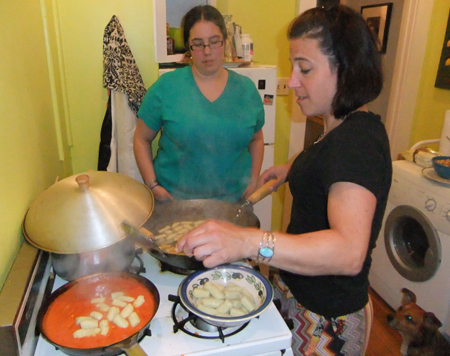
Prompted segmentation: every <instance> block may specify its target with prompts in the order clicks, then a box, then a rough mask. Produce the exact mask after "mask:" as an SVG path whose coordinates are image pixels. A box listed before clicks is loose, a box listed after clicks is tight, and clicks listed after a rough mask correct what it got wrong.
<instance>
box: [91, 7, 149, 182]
mask: <svg viewBox="0 0 450 356" xmlns="http://www.w3.org/2000/svg"><path fill="white" fill-rule="evenodd" d="M103 86H104V87H105V88H107V89H110V90H111V93H110V100H109V103H108V110H110V112H109V113H108V111H107V114H106V115H105V119H104V120H105V121H106V120H107V121H111V123H107V122H104V123H103V125H102V133H101V138H102V143H101V144H100V151H99V168H100V159H102V161H103V162H104V161H105V152H106V154H107V147H105V137H104V136H105V135H106V136H110V143H109V148H110V157H109V162H108V165H107V168H106V170H108V171H110V172H119V173H122V174H126V175H128V176H130V177H132V178H134V179H136V180H139V181H141V182H142V177H141V175H140V173H139V170H138V168H137V165H136V160H135V157H134V153H133V136H134V131H135V128H136V122H137V112H138V110H139V107H140V105H141V102H142V99H143V98H144V95H145V93H146V89H145V86H144V82H143V81H142V77H141V75H140V72H139V68H138V67H137V65H136V62H135V60H134V58H133V54H132V53H131V50H130V47H129V46H128V42H127V40H126V38H125V34H124V31H123V28H122V26H121V25H120V22H119V19H118V18H117V17H116V16H113V17H112V18H111V21H110V22H109V23H108V25H107V26H106V28H105V31H104V36H103ZM108 114H109V115H108ZM104 130H105V131H104ZM106 130H111V133H110V134H109V133H108V132H107V131H106ZM106 146H108V145H107V144H106Z"/></svg>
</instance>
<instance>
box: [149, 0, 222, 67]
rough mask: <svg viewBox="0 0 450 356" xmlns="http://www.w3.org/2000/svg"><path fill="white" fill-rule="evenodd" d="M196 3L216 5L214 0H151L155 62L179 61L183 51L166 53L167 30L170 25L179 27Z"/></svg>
mask: <svg viewBox="0 0 450 356" xmlns="http://www.w3.org/2000/svg"><path fill="white" fill-rule="evenodd" d="M197 5H212V6H216V0H153V7H154V9H153V14H154V19H153V23H154V35H155V57H156V58H155V60H156V62H157V63H171V62H179V61H181V59H182V58H183V53H178V54H172V55H168V54H167V30H166V24H167V23H168V24H169V26H170V27H176V28H180V27H181V20H182V19H183V16H184V14H185V13H186V12H188V11H189V10H190V9H191V8H193V7H194V6H197Z"/></svg>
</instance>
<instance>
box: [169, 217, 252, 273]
mask: <svg viewBox="0 0 450 356" xmlns="http://www.w3.org/2000/svg"><path fill="white" fill-rule="evenodd" d="M252 230H255V232H256V233H258V232H259V230H258V229H249V228H242V227H239V226H236V225H234V224H231V223H229V222H226V221H218V220H209V221H207V222H205V223H203V224H201V225H200V226H198V227H197V228H195V229H194V230H192V231H190V232H189V233H187V234H186V235H184V236H183V237H182V238H181V239H180V240H179V241H178V243H177V246H176V248H177V251H178V252H181V251H182V252H184V253H185V254H186V255H188V256H194V257H195V258H196V259H197V260H199V261H203V265H204V266H205V267H207V268H211V267H215V266H218V265H220V264H223V263H231V262H236V261H239V260H241V259H243V258H246V257H249V256H251V253H252V252H251V251H248V250H249V246H251V244H249V243H247V241H248V240H249V238H250V236H251V235H252V234H251V231H252Z"/></svg>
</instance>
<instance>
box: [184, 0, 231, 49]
mask: <svg viewBox="0 0 450 356" xmlns="http://www.w3.org/2000/svg"><path fill="white" fill-rule="evenodd" d="M200 20H205V21H210V22H212V23H213V24H215V25H216V26H217V27H219V29H220V32H222V36H223V40H224V41H225V40H226V39H227V35H228V32H227V27H226V25H225V20H224V19H223V16H222V14H221V13H220V11H219V10H217V9H216V8H215V7H214V6H211V5H199V6H195V7H193V8H192V9H190V10H189V11H188V12H187V13H186V15H184V17H183V21H182V23H181V27H182V29H183V40H184V45H185V47H186V48H189V35H190V33H191V29H192V27H194V25H195V24H196V23H197V22H198V21H200Z"/></svg>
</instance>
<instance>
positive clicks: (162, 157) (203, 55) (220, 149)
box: [134, 5, 264, 202]
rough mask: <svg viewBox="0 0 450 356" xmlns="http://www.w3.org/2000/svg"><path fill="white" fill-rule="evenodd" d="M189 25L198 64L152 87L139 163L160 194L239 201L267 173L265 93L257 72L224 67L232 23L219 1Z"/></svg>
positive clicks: (187, 36)
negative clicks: (251, 76)
mask: <svg viewBox="0 0 450 356" xmlns="http://www.w3.org/2000/svg"><path fill="white" fill-rule="evenodd" d="M182 25H183V26H182V27H183V36H184V43H185V46H186V48H189V50H190V53H191V56H192V66H188V67H183V68H179V69H176V70H175V71H172V72H168V73H166V74H164V75H162V76H161V77H160V78H159V79H158V80H157V81H156V82H155V83H154V84H153V85H152V86H151V87H150V88H149V90H148V92H147V94H146V95H145V97H144V100H143V102H142V105H141V107H140V110H139V113H138V115H139V120H138V123H137V127H136V132H135V136H134V152H135V157H136V162H137V164H138V167H139V170H140V172H141V175H142V177H143V179H144V182H145V183H146V184H147V185H148V186H149V187H150V189H151V190H152V192H153V194H154V196H155V198H156V199H157V200H160V201H164V200H173V199H205V198H207V199H220V200H226V201H230V202H236V201H238V200H239V199H240V198H241V197H246V196H248V195H250V194H251V193H252V192H253V191H254V190H255V189H256V186H257V182H258V178H259V175H260V170H261V165H262V160H263V152H264V142H263V134H262V127H263V125H264V109H263V105H262V100H261V97H260V95H259V93H258V91H257V89H256V87H255V85H254V83H253V82H252V81H251V80H250V79H249V78H247V77H244V76H241V75H239V74H237V73H235V72H233V71H228V70H227V69H225V68H224V67H223V61H224V47H225V46H224V43H225V41H226V39H227V29H226V26H225V22H224V19H223V17H222V15H221V14H220V12H219V11H218V10H217V9H216V8H214V7H212V6H208V5H206V6H196V7H194V8H193V9H191V10H190V11H189V12H188V13H187V14H186V15H185V16H184V18H183V24H182ZM159 131H161V137H160V140H159V148H158V152H157V155H156V157H155V159H154V160H153V155H152V149H151V144H152V141H153V140H154V139H155V137H156V135H157V133H158V132H159Z"/></svg>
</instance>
